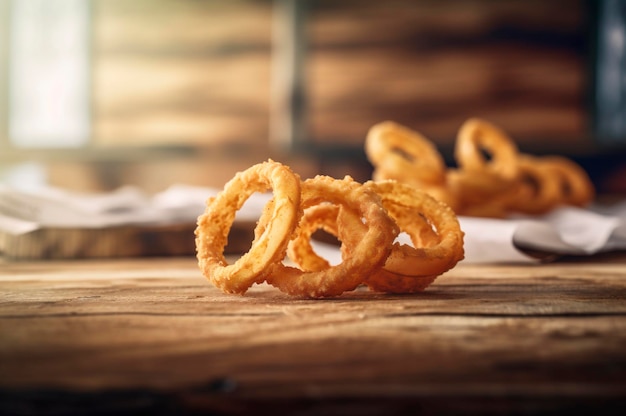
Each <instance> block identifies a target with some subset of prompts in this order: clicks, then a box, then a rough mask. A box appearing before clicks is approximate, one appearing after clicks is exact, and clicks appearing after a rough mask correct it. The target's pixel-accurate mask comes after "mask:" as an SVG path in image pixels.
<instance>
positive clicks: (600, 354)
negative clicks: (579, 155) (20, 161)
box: [0, 258, 626, 414]
mask: <svg viewBox="0 0 626 416" xmlns="http://www.w3.org/2000/svg"><path fill="white" fill-rule="evenodd" d="M0 282H1V284H0V334H2V335H1V337H0V405H2V403H3V402H4V403H8V404H7V405H18V404H22V405H23V404H25V403H26V404H28V403H32V401H33V400H36V399H37V398H39V400H44V401H45V399H46V397H47V398H48V399H47V400H49V404H50V401H51V403H52V405H55V404H56V405H60V403H64V404H65V405H67V401H69V402H70V403H78V402H80V400H83V401H82V402H80V403H82V405H84V406H87V405H97V404H100V405H102V403H103V402H108V403H117V405H119V406H122V407H123V406H124V403H126V406H128V403H129V397H130V398H134V399H137V398H138V397H144V398H145V397H149V398H152V399H151V400H152V401H148V403H150V404H155V403H161V404H162V403H163V401H166V402H167V403H169V405H175V406H180V408H181V409H186V410H188V411H189V410H190V409H192V410H198V409H202V410H213V411H216V409H224V408H225V409H228V412H231V413H239V412H243V411H245V410H246V409H247V410H250V408H249V407H248V406H261V407H260V408H272V407H273V406H277V404H280V403H282V404H285V403H286V402H289V403H291V404H293V403H299V404H298V406H300V405H302V406H305V407H307V406H308V407H307V408H311V406H313V407H315V408H317V409H318V410H326V411H328V410H329V409H332V408H333V407H332V406H333V405H335V406H340V408H341V409H344V410H346V409H351V410H354V409H358V408H360V406H363V405H364V404H365V403H372V405H374V406H384V408H385V409H387V410H389V409H391V410H393V409H395V408H394V406H400V405H402V406H414V405H419V406H423V407H425V408H427V409H430V410H433V409H435V410H436V409H439V410H445V411H452V412H453V411H454V410H455V409H456V410H457V411H458V410H460V409H459V408H457V406H461V405H463V406H466V407H467V406H469V407H467V408H466V410H468V411H469V413H474V414H480V412H479V411H478V410H482V411H484V410H485V409H486V408H489V406H495V410H498V409H500V410H511V406H518V405H521V404H523V403H525V404H526V406H528V409H529V413H530V414H533V410H536V411H545V410H546V409H550V408H551V407H554V406H556V408H557V409H559V410H562V409H564V408H566V409H567V408H569V407H568V406H570V407H571V406H572V403H576V404H578V405H581V406H582V407H583V408H585V405H590V406H595V408H596V409H598V408H600V409H603V408H604V406H607V405H608V404H610V405H611V406H614V405H622V406H623V405H624V400H625V399H626V352H624V348H623V345H626V302H625V300H626V280H624V263H623V262H602V263H580V262H572V263H557V264H550V265H542V266H470V265H461V266H458V267H457V268H455V269H454V270H453V271H451V272H450V273H448V274H447V275H445V276H443V277H441V278H439V279H438V280H437V281H436V282H435V284H434V285H433V286H431V287H430V288H429V289H428V290H427V291H425V292H424V293H421V294H417V295H410V296H397V295H384V294H376V293H371V292H369V291H367V290H357V291H354V292H350V293H347V294H345V295H344V296H342V297H339V298H337V299H329V300H306V299H294V298H290V297H288V296H286V295H283V294H282V293H281V292H279V291H278V290H276V289H274V288H272V287H269V286H267V285H260V286H255V287H253V288H252V289H251V290H250V291H249V292H248V293H247V294H246V295H245V296H233V295H226V294H223V293H221V292H220V291H219V290H217V289H215V288H214V287H212V286H211V285H210V284H209V283H208V282H207V281H206V280H205V279H204V278H203V277H202V276H201V274H200V272H199V270H198V269H197V266H196V264H195V260H194V259H191V258H175V259H153V260H149V261H146V260H123V261H121V260H118V261H108V262H105V261H81V262H35V263H15V262H5V263H4V264H2V267H0ZM46 392H48V393H50V392H53V393H54V394H52V395H46V394H47V393H46ZM3 394H4V395H3ZM50 397H56V398H57V399H56V401H55V400H52V399H50ZM391 399H393V403H394V405H391V407H389V406H390V403H391V402H390V400H391ZM451 399H454V400H452V401H451ZM487 399H489V401H485V400H487ZM72 400H74V401H72ZM172 401H173V402H172ZM324 403H325V405H324ZM77 406H78V404H77ZM224 406H225V407H224ZM328 406H331V407H328ZM341 406H348V407H347V408H343V407H341ZM485 406H487V407H485ZM598 406H599V407H598ZM401 408H402V409H405V410H406V408H405V407H401ZM0 409H2V407H0ZM298 409H299V407H298ZM179 410H180V409H179ZM396 410H397V409H396ZM472 410H473V411H472ZM492 410H493V409H492ZM573 410H576V408H574V409H573ZM228 412H227V414H228ZM390 414H394V413H393V411H392V412H391V413H390ZM396 414H401V412H400V413H396Z"/></svg>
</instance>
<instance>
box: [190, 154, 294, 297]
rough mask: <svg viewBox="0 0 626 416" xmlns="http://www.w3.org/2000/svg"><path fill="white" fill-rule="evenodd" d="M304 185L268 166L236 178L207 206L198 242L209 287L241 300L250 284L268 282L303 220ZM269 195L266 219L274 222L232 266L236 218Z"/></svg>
mask: <svg viewBox="0 0 626 416" xmlns="http://www.w3.org/2000/svg"><path fill="white" fill-rule="evenodd" d="M300 184H301V182H300V178H299V177H298V176H297V175H296V174H295V173H293V172H292V171H291V169H289V168H288V167H287V166H285V165H282V164H280V163H278V162H274V161H272V160H269V161H267V162H263V163H260V164H257V165H254V166H252V167H250V168H248V169H247V170H245V171H243V172H239V173H237V174H236V175H235V176H234V177H233V178H232V179H231V180H230V181H229V182H228V183H226V185H225V186H224V189H223V190H222V191H221V192H219V193H218V194H217V195H216V196H215V197H212V198H210V199H209V200H208V201H207V206H206V209H205V212H204V214H202V215H200V216H199V217H198V222H197V227H196V230H195V236H196V249H197V258H198V264H199V266H200V269H201V270H202V273H203V275H204V276H205V277H206V278H207V279H208V280H209V281H210V282H211V283H213V284H214V285H215V286H217V287H219V288H220V289H222V290H223V291H224V292H227V293H238V294H243V293H245V292H246V291H247V290H248V288H249V287H250V286H251V285H252V284H254V283H261V282H262V281H263V280H264V278H265V274H266V273H267V270H268V269H269V266H270V265H271V264H273V263H276V262H279V261H281V260H282V259H283V258H284V257H285V253H286V251H287V245H288V243H289V240H290V239H291V237H292V235H293V233H294V231H295V228H296V226H297V224H298V221H299V219H300V217H301V212H302V211H301V208H300V199H301V186H300ZM269 189H272V190H273V193H274V196H273V199H272V200H271V202H269V203H268V206H266V210H265V211H266V212H265V213H264V215H262V218H263V217H269V216H270V215H269V214H271V218H272V221H270V222H263V226H262V229H261V228H259V231H256V230H255V235H256V237H255V239H254V241H253V242H252V245H251V247H250V250H249V251H248V252H247V253H245V254H244V255H243V256H242V257H240V258H239V259H238V260H237V261H236V262H235V263H233V264H228V263H227V261H226V259H225V257H224V247H225V245H226V243H227V239H228V233H229V231H230V229H231V227H232V225H233V221H234V220H235V214H236V212H237V211H238V210H239V209H240V208H241V207H242V206H243V204H244V203H245V201H246V200H247V199H248V198H249V197H250V196H251V195H252V194H253V193H254V192H265V191H267V190H269ZM268 208H271V210H270V209H268ZM260 222H261V221H260ZM257 228H258V227H257Z"/></svg>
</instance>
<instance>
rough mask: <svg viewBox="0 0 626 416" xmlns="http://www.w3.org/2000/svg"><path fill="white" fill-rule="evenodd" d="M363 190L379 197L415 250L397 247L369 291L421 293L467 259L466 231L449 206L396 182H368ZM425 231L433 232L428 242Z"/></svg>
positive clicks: (369, 281) (372, 278)
mask: <svg viewBox="0 0 626 416" xmlns="http://www.w3.org/2000/svg"><path fill="white" fill-rule="evenodd" d="M364 186H365V187H367V188H369V189H372V190H373V191H374V192H376V193H377V194H378V195H380V197H381V199H382V202H383V206H384V207H385V209H387V212H388V213H389V215H390V216H391V217H392V218H393V219H394V221H395V222H396V224H397V225H398V226H399V227H400V230H401V231H403V232H406V233H407V234H408V235H409V237H410V238H411V242H412V243H413V247H411V246H409V245H406V244H402V245H401V244H399V243H397V242H396V243H394V246H393V249H392V251H391V253H390V254H389V257H388V258H387V261H386V262H385V264H384V266H383V267H382V268H381V269H380V270H378V271H376V272H374V273H373V274H371V275H369V276H368V277H367V278H366V280H365V283H366V284H367V286H368V287H369V288H370V289H372V290H375V291H382V292H393V293H409V292H418V291H421V290H423V289H424V288H425V287H426V286H428V285H429V284H430V283H432V282H433V281H434V280H435V278H436V277H437V276H439V275H441V274H443V273H445V272H446V271H448V270H450V269H451V268H452V267H454V266H455V265H456V264H457V263H458V262H459V261H461V260H462V259H463V258H464V249H463V231H461V228H460V225H459V221H458V219H457V217H456V215H455V214H454V212H453V211H452V209H450V207H448V206H447V205H446V204H444V203H442V202H441V201H438V200H436V199H434V198H432V197H430V196H429V195H428V194H426V193H424V192H422V191H419V190H417V189H415V188H413V187H411V186H407V185H405V184H402V183H400V182H396V181H383V182H374V181H369V182H366V183H365V184H364ZM424 228H426V229H427V230H429V231H430V233H428V234H426V235H428V237H427V238H424V235H425V234H424V231H422V230H423V229H424ZM433 230H434V232H436V234H437V238H436V239H433V238H432V231H433Z"/></svg>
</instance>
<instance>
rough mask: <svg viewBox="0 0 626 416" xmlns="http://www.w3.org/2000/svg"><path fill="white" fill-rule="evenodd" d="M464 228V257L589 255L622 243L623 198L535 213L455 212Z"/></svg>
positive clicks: (625, 230) (625, 232) (625, 235)
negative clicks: (471, 214) (495, 216)
mask: <svg viewBox="0 0 626 416" xmlns="http://www.w3.org/2000/svg"><path fill="white" fill-rule="evenodd" d="M459 221H460V223H461V228H462V229H463V231H465V252H466V255H465V262H467V263H498V262H500V263H505V262H538V261H541V260H542V256H539V257H538V256H536V255H534V254H533V255H531V254H529V253H530V252H531V251H532V252H541V253H544V254H545V255H546V256H548V255H550V254H553V255H591V254H596V253H600V252H605V251H611V250H623V249H626V204H618V205H615V206H611V207H601V206H592V207H589V208H588V209H583V208H577V207H561V208H557V209H555V210H553V211H552V212H550V213H548V214H546V215H542V216H536V217H525V216H517V217H512V218H509V219H488V218H470V217H459Z"/></svg>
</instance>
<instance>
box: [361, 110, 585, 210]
mask: <svg viewBox="0 0 626 416" xmlns="http://www.w3.org/2000/svg"><path fill="white" fill-rule="evenodd" d="M390 137H392V138H393V140H390V139H389V138H390ZM381 143H383V144H385V143H386V144H387V146H383V145H382V144H381ZM416 143H419V147H418V146H417V145H416ZM429 144H430V142H428V139H426V138H425V137H424V136H422V135H420V134H418V133H416V132H411V131H410V130H409V129H407V128H406V127H402V126H399V125H397V124H395V123H391V122H383V123H379V124H377V125H375V126H373V127H372V128H371V129H370V131H369V133H368V135H367V138H366V140H365V152H366V155H367V157H368V159H369V161H370V162H371V163H372V165H373V166H374V171H373V174H372V178H373V179H374V180H384V179H394V180H397V181H399V182H402V183H406V184H409V185H411V186H414V187H416V188H418V189H421V190H423V191H425V192H427V193H428V194H430V195H431V196H433V197H434V198H436V199H439V200H441V201H443V202H445V203H446V204H447V205H449V206H450V207H452V209H453V210H454V211H455V212H456V214H458V215H467V216H481V217H506V216H507V215H509V214H511V213H523V214H543V213H547V212H549V211H551V210H553V209H554V208H556V207H558V206H561V205H575V206H581V207H582V206H585V205H587V204H588V203H589V202H591V201H592V200H593V198H594V195H595V191H594V188H593V184H592V182H591V181H590V179H589V177H588V176H587V173H586V172H585V171H584V170H583V169H582V168H581V167H580V166H579V165H577V164H576V163H574V162H573V161H571V160H570V159H567V158H565V157H562V156H543V157H539V156H532V157H531V156H530V155H526V154H523V153H521V152H519V150H518V149H517V146H516V145H515V143H514V141H513V140H512V139H511V138H510V137H509V136H508V135H507V134H506V133H505V132H504V131H503V130H501V129H500V128H498V127H496V126H495V125H493V124H491V123H488V122H486V121H484V120H480V119H477V118H472V119H469V120H467V121H466V122H465V123H464V124H463V125H462V126H461V128H460V130H459V134H458V137H457V140H456V143H455V149H454V158H455V160H456V162H457V167H456V168H446V167H444V168H443V170H442V169H441V161H442V160H443V158H442V157H441V155H440V154H439V153H438V152H437V151H436V149H435V147H434V146H433V145H432V144H430V145H429ZM416 149H420V150H421V153H420V155H419V156H412V155H413V154H414V153H415V152H416ZM485 154H487V155H489V157H486V156H485ZM399 155H411V157H405V158H404V159H405V160H402V158H400V156H399ZM407 160H408V161H407ZM412 160H418V161H419V163H409V162H410V161H412ZM427 169H430V170H431V171H432V173H429V174H426V173H425V172H423V170H427Z"/></svg>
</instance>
